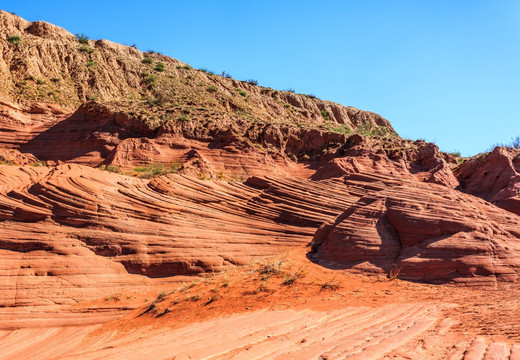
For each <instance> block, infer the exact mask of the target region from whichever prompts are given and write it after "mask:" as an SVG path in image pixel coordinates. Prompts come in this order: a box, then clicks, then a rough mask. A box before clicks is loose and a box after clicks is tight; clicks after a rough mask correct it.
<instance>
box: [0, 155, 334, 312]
mask: <svg viewBox="0 0 520 360" xmlns="http://www.w3.org/2000/svg"><path fill="white" fill-rule="evenodd" d="M336 182H337V181H332V180H331V181H326V182H320V184H319V185H318V187H317V188H314V185H313V182H311V181H310V180H297V181H296V180H290V179H286V180H284V179H277V180H275V181H270V180H267V179H257V178H252V179H250V180H249V181H248V182H247V183H241V182H229V183H227V182H211V181H201V180H197V179H194V178H189V177H183V176H179V175H168V176H163V177H159V178H155V179H153V180H143V179H137V178H132V177H126V176H121V175H117V174H112V173H109V172H103V171H100V170H95V169H91V168H88V167H84V166H78V165H60V166H57V167H52V168H51V167H31V166H26V167H21V168H18V167H14V166H0V228H1V232H0V234H1V235H0V252H2V258H3V259H4V260H6V261H3V262H2V264H1V265H0V267H1V271H2V272H1V274H2V275H1V278H2V279H3V280H2V282H1V283H0V284H2V289H1V290H2V291H1V292H0V293H1V294H2V295H1V298H0V303H1V304H2V305H3V306H13V305H22V304H29V303H35V304H45V303H46V302H49V301H52V302H67V301H70V299H81V298H90V297H93V296H100V292H102V291H105V292H106V289H104V288H105V287H109V286H114V287H117V286H124V285H125V284H126V285H132V284H134V283H135V284H137V285H139V284H142V285H143V284H144V285H146V284H147V283H148V280H147V278H162V277H166V276H173V275H194V274H199V273H201V272H209V271H219V270H222V269H224V268H225V267H226V266H230V265H235V264H244V263H247V262H248V261H249V260H250V259H251V258H253V257H258V256H266V255H272V254H276V253H279V252H280V251H283V249H284V248H290V247H294V246H303V245H305V244H306V243H307V242H309V241H310V239H311V238H312V234H313V233H314V231H315V228H316V227H318V226H319V224H321V223H322V222H323V221H327V220H330V219H332V218H333V217H334V216H336V214H337V213H338V212H339V211H340V209H341V207H342V206H343V203H344V202H343V201H341V200H340V199H341V198H340V197H339V195H341V191H342V190H341V189H338V188H337V186H336V185H335V183H336ZM311 193H313V194H314V195H313V196H312V198H307V195H310V194H311ZM334 193H336V194H337V195H338V197H337V198H336V199H330V198H329V197H328V196H329V195H330V194H334ZM132 274H137V275H140V276H145V278H142V277H140V278H136V277H135V276H130V275H132ZM173 281H179V280H173ZM57 283H58V284H59V286H58V288H59V291H56V290H55V288H56V286H57V285H56V284H57Z"/></svg>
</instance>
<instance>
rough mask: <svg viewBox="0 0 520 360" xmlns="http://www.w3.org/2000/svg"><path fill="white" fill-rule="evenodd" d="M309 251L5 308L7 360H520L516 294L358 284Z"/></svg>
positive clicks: (2, 348) (1, 345) (1, 336)
mask: <svg viewBox="0 0 520 360" xmlns="http://www.w3.org/2000/svg"><path fill="white" fill-rule="evenodd" d="M306 251H307V249H306V248H301V249H297V250H294V251H291V252H289V253H285V254H283V255H280V256H278V257H275V258H266V259H263V260H262V261H260V262H255V263H251V264H248V265H247V266H243V267H237V268H234V269H229V270H227V271H225V272H223V273H219V274H214V275H212V276H207V277H202V278H194V280H193V281H192V282H185V283H183V284H181V285H180V286H170V287H168V288H161V289H157V291H152V292H149V293H132V292H128V293H114V294H107V296H106V297H104V298H102V299H98V300H94V301H90V302H85V303H80V304H77V305H74V306H69V307H54V308H50V307H42V308H41V309H34V308H32V309H29V308H8V309H3V312H2V313H1V314H0V318H2V319H3V321H2V322H0V325H1V326H2V328H3V330H0V359H345V358H348V359H351V358H352V359H380V358H384V359H518V358H520V321H519V320H518V319H519V315H520V308H519V306H518V295H519V294H520V292H519V291H518V289H516V287H515V286H514V285H499V286H498V287H493V288H468V287H457V286H450V285H443V286H439V285H428V284H418V283H411V282H406V281H401V280H399V279H389V278H385V277H381V276H361V275H353V274H349V273H347V272H345V271H338V270H330V269H326V268H323V267H321V266H318V265H316V264H313V263H311V262H309V261H308V260H307V258H306V257H305V254H306ZM22 320H23V321H22Z"/></svg>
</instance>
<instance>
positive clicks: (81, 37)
mask: <svg viewBox="0 0 520 360" xmlns="http://www.w3.org/2000/svg"><path fill="white" fill-rule="evenodd" d="M74 36H76V39H78V41H79V42H80V43H81V44H88V36H87V35H85V34H83V33H81V34H74Z"/></svg>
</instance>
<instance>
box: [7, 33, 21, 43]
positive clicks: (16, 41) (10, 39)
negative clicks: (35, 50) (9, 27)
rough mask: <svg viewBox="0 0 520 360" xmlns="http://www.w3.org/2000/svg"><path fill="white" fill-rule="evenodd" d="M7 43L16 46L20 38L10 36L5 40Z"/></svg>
mask: <svg viewBox="0 0 520 360" xmlns="http://www.w3.org/2000/svg"><path fill="white" fill-rule="evenodd" d="M7 41H9V42H10V43H11V44H14V45H16V46H18V45H19V44H20V37H19V36H18V35H11V36H9V37H8V38H7Z"/></svg>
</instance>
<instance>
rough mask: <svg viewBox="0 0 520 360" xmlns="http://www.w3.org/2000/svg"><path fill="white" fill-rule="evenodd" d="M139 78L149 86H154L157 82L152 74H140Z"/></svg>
mask: <svg viewBox="0 0 520 360" xmlns="http://www.w3.org/2000/svg"><path fill="white" fill-rule="evenodd" d="M141 76H142V77H143V81H144V82H145V83H147V84H148V85H150V86H155V84H156V82H155V80H157V77H156V76H155V75H152V74H147V73H142V74H141Z"/></svg>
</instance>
